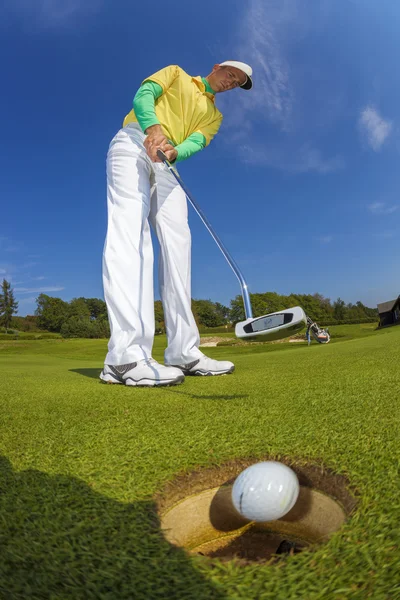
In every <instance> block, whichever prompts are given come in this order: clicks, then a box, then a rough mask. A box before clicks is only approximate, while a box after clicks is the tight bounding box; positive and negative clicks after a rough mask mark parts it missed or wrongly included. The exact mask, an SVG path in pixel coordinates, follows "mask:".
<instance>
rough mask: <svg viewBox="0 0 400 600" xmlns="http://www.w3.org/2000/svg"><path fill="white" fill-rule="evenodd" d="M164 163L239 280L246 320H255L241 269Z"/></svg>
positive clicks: (190, 196) (178, 180)
mask: <svg viewBox="0 0 400 600" xmlns="http://www.w3.org/2000/svg"><path fill="white" fill-rule="evenodd" d="M159 156H160V158H161V153H160V154H159ZM163 162H164V164H165V165H166V166H167V168H168V169H169V170H170V172H171V173H172V175H173V176H174V177H175V179H176V181H177V182H178V183H179V185H180V186H181V188H182V189H183V191H184V192H185V194H186V197H187V199H188V200H189V202H190V204H191V205H192V206H193V208H194V210H195V211H196V212H197V214H198V215H199V217H200V219H201V220H202V221H203V223H204V225H205V226H206V228H207V229H208V231H209V233H210V234H211V236H212V238H213V240H214V241H215V243H216V244H217V246H218V248H219V249H220V250H221V252H222V254H223V255H224V256H225V258H226V261H227V263H228V265H229V266H230V267H231V269H232V271H233V272H234V273H235V275H236V277H237V278H238V280H239V283H240V287H241V290H242V297H243V303H244V312H245V314H246V319H252V318H253V310H252V308H251V302H250V294H249V291H248V289H247V283H246V281H245V279H244V277H243V275H242V273H241V271H240V269H239V267H238V266H237V264H236V262H235V261H234V260H233V258H232V256H231V255H230V254H229V252H228V250H227V249H226V248H225V246H224V244H223V243H222V242H221V240H220V239H219V237H218V236H217V234H216V233H215V231H214V229H213V228H212V225H211V223H210V222H209V221H208V219H207V217H206V216H205V214H204V213H203V211H202V210H201V208H200V206H199V205H198V204H197V202H196V201H195V199H194V198H193V197H192V195H191V194H190V192H189V190H188V189H187V187H186V186H185V184H184V183H183V181H182V179H181V178H180V176H179V175H178V173H176V171H175V170H174V169H173V167H172V166H171V165H170V164H169V162H168V160H166V159H164V158H163Z"/></svg>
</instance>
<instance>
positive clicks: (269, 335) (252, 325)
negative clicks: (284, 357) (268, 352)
mask: <svg viewBox="0 0 400 600" xmlns="http://www.w3.org/2000/svg"><path fill="white" fill-rule="evenodd" d="M306 326H307V316H306V313H305V312H304V310H303V309H302V308H301V307H300V306H295V307H294V308H287V309H285V310H280V311H278V312H275V313H271V314H269V315H264V316H263V317H253V318H252V319H246V321H241V322H240V323H237V324H236V327H235V335H236V337H238V338H240V339H248V340H253V341H256V342H263V341H267V342H268V341H273V340H280V339H282V338H285V337H289V336H291V335H294V334H295V333H299V331H302V330H303V329H304V328H305V327H306Z"/></svg>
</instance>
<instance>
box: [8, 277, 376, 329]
mask: <svg viewBox="0 0 400 600" xmlns="http://www.w3.org/2000/svg"><path fill="white" fill-rule="evenodd" d="M1 290H2V292H1V293H0V325H1V326H3V327H4V328H5V329H6V330H7V329H10V328H13V329H17V330H20V331H37V330H45V331H50V332H56V333H60V334H61V335H62V336H63V337H66V338H68V337H85V338H107V337H109V335H110V329H109V324H108V317H107V307H106V303H105V302H104V300H101V299H100V298H83V297H80V298H74V299H73V300H71V301H69V302H66V301H65V300H62V299H61V298H56V297H54V296H48V295H47V294H40V295H39V296H38V298H37V300H36V303H37V308H36V311H35V315H30V316H27V317H17V316H15V315H16V314H17V312H18V302H16V301H15V297H14V292H13V290H12V288H11V285H10V283H9V282H7V281H6V280H3V283H2V286H1ZM250 298H251V303H252V307H253V313H254V316H255V317H258V316H261V315H265V314H267V313H271V312H276V311H278V310H283V309H285V308H289V307H291V306H302V307H303V309H304V310H305V312H306V313H307V315H308V316H310V317H311V318H312V319H313V320H315V321H317V322H318V324H320V325H321V326H327V325H334V324H339V323H362V322H373V321H377V320H378V311H377V309H375V308H368V307H367V306H365V305H364V304H363V303H362V302H360V301H358V302H356V303H355V304H351V303H349V304H346V303H345V302H344V301H343V300H342V299H341V298H338V299H337V300H335V301H334V302H331V300H330V299H329V298H324V296H322V294H290V295H288V296H285V295H281V294H277V293H276V292H265V293H257V294H250ZM192 310H193V314H194V317H195V320H196V323H197V325H198V326H199V328H200V331H201V330H202V329H205V328H217V327H225V328H229V327H232V326H233V325H234V324H235V323H237V322H238V321H243V320H244V319H245V313H244V306H243V299H242V297H241V296H240V295H238V296H236V297H235V298H234V299H233V300H231V302H230V307H227V306H224V305H223V304H221V303H220V302H213V301H212V300H196V299H193V300H192ZM154 314H155V322H156V333H164V331H165V321H164V311H163V306H162V303H161V300H156V301H155V302H154Z"/></svg>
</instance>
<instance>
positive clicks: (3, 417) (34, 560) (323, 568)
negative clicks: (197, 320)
mask: <svg viewBox="0 0 400 600" xmlns="http://www.w3.org/2000/svg"><path fill="white" fill-rule="evenodd" d="M354 327H355V326H353V329H351V327H347V329H346V326H341V327H340V328H339V327H338V328H337V332H336V333H337V337H333V339H332V343H331V344H329V345H326V346H322V345H318V344H315V343H314V344H312V345H311V346H310V347H307V345H306V344H290V343H284V344H270V345H257V346H255V345H248V346H232V347H229V346H226V347H216V348H206V349H205V351H206V353H207V354H208V355H209V356H211V357H212V358H217V359H221V360H233V361H234V362H235V365H236V371H235V373H234V374H233V375H230V376H224V377H205V378H201V377H192V378H186V381H185V382H184V384H183V385H180V386H177V387H171V388H163V389H139V388H128V387H124V386H107V385H103V384H101V383H100V382H99V380H98V375H99V372H100V370H101V367H102V362H103V360H104V355H105V351H106V341H105V340H62V339H48V340H19V341H4V340H0V376H1V389H0V598H7V599H8V598H10V599H11V598H12V599H23V598H28V597H29V598H57V599H61V598H63V599H64V598H73V599H74V600H76V599H81V598H82V599H91V598H99V599H114V598H126V599H135V600H149V599H153V598H154V599H158V598H160V599H161V598H164V599H175V598H177V599H193V600H195V599H196V600H205V599H208V598H209V599H214V598H215V599H221V600H222V599H225V598H226V599H243V600H250V599H254V600H256V599H257V600H259V599H271V600H272V599H274V600H276V599H278V600H280V599H282V600H292V599H293V600H294V599H297V598H298V599H305V600H312V599H328V600H329V599H331V598H332V599H347V598H351V599H353V598H354V599H360V600H361V599H365V598H372V599H377V600H378V599H379V600H380V599H382V600H383V599H390V600H395V599H396V598H400V580H399V575H398V573H399V560H398V556H399V547H400V526H399V523H400V499H399V464H400V462H399V461H400V450H399V439H400V369H399V344H400V327H394V328H389V329H385V330H382V331H375V330H374V329H373V328H372V326H366V327H365V328H364V329H363V328H362V327H361V326H357V328H354ZM333 330H334V328H332V331H333ZM355 331H357V336H355V335H354V332H355ZM164 344H165V338H164V337H163V336H159V337H157V338H156V346H155V352H154V358H156V359H158V360H162V355H163V348H164ZM248 457H254V459H255V460H261V459H264V458H265V457H271V458H274V459H277V460H279V459H280V457H289V458H292V459H296V460H298V461H299V463H305V462H306V461H309V462H311V463H313V464H315V463H323V464H324V465H325V466H326V467H328V468H330V469H332V470H333V471H335V472H336V473H339V474H342V475H345V476H346V477H347V478H348V480H349V484H350V487H351V489H352V491H353V493H354V494H356V496H357V499H358V504H357V508H356V510H355V512H354V514H353V515H352V517H351V518H350V519H349V520H348V522H347V523H346V524H345V525H344V527H343V528H342V529H341V530H340V531H339V532H338V533H336V534H334V535H333V537H332V538H331V539H330V540H329V542H328V543H326V544H325V545H322V546H319V547H317V548H315V549H313V550H310V551H306V552H303V553H300V554H298V555H296V556H292V557H288V558H287V559H286V560H285V561H282V562H279V563H277V564H274V565H267V564H260V565H257V564H253V565H250V566H241V565H240V564H236V563H235V562H219V561H218V560H213V561H212V560H210V559H207V558H204V557H200V556H199V557H193V556H189V555H188V554H186V552H184V551H183V550H181V549H178V548H175V547H174V546H171V545H170V544H169V543H168V542H167V541H166V540H165V539H164V537H163V534H162V532H161V530H160V526H159V519H158V516H157V513H156V508H155V502H154V499H153V498H154V497H155V495H156V494H157V492H158V491H159V490H160V489H162V487H163V486H164V485H165V484H166V482H168V481H170V480H172V479H173V478H174V477H175V476H177V475H178V474H179V473H182V472H188V471H191V470H194V469H196V468H198V467H207V466H218V465H221V464H222V463H223V462H224V461H228V460H231V459H234V458H248Z"/></svg>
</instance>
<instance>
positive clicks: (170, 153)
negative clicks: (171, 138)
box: [161, 144, 178, 163]
mask: <svg viewBox="0 0 400 600" xmlns="http://www.w3.org/2000/svg"><path fill="white" fill-rule="evenodd" d="M161 149H162V148H161ZM162 150H163V149H162ZM163 152H164V154H165V156H166V157H167V159H168V161H169V162H170V163H172V162H174V160H175V159H176V158H177V156H178V150H176V148H174V147H173V146H171V144H168V148H167V150H163Z"/></svg>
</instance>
